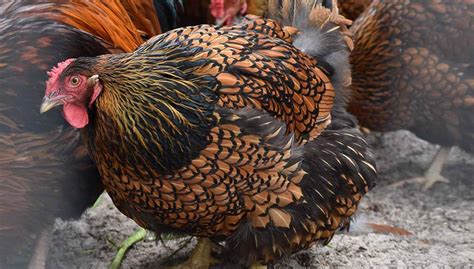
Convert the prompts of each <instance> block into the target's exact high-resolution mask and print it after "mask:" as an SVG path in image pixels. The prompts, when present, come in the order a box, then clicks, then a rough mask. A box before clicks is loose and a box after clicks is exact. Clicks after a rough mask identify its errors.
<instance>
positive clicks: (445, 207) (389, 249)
mask: <svg viewBox="0 0 474 269" xmlns="http://www.w3.org/2000/svg"><path fill="white" fill-rule="evenodd" d="M370 140H372V142H373V143H374V146H375V150H376V154H377V157H378V161H379V163H378V168H379V170H380V174H381V176H380V180H379V184H378V185H377V187H376V188H375V189H374V190H373V191H372V192H371V193H370V194H369V195H368V196H366V198H365V199H364V202H363V204H362V205H361V207H360V210H359V220H360V222H361V223H362V222H365V221H369V222H373V223H381V224H389V225H392V226H396V227H400V228H403V229H406V230H408V231H409V232H411V233H412V234H413V235H411V236H397V235H387V234H374V233H369V234H367V233H356V232H354V233H349V234H341V235H336V236H335V237H334V239H333V240H332V241H331V243H330V244H329V245H328V246H325V247H322V246H316V247H313V248H312V249H310V250H308V251H305V252H300V253H298V254H296V255H293V256H292V257H290V258H288V259H286V260H284V261H282V262H280V263H279V264H277V265H276V266H275V267H276V268H301V267H328V268H334V267H337V268H339V267H359V268H360V267H364V268H367V267H369V266H373V267H375V268H377V267H380V266H384V267H386V266H391V267H393V266H396V267H406V266H418V267H419V266H430V267H433V268H438V267H439V266H448V265H449V266H456V267H457V268H460V266H463V267H464V268H467V267H472V266H474V221H473V220H474V179H473V174H474V158H473V157H472V156H471V155H468V154H466V153H464V152H462V151H460V150H459V149H457V148H455V149H453V151H451V155H450V159H449V162H448V163H447V164H446V165H445V168H444V170H443V175H444V176H445V177H447V178H449V179H450V183H449V184H445V183H437V184H436V185H434V186H433V187H432V188H431V189H430V190H428V191H426V192H423V191H421V190H420V186H419V185H417V184H408V185H405V186H402V187H393V186H389V184H390V183H393V182H396V181H397V179H400V178H408V177H412V176H416V175H420V174H422V172H423V169H424V168H425V167H426V166H427V164H428V163H429V161H430V159H431V158H432V156H433V155H434V153H435V152H436V149H437V147H436V146H433V145H430V144H428V143H426V142H423V141H421V140H419V139H417V138H416V137H414V136H413V135H412V134H410V133H408V132H405V131H400V132H394V133H388V134H385V135H384V136H383V137H382V138H381V139H377V138H376V137H374V136H373V135H372V136H371V137H370ZM136 229H137V226H136V225H135V224H134V223H133V222H132V221H130V220H128V219H127V218H126V217H125V216H123V215H121V213H119V212H118V211H117V210H116V209H115V208H114V206H113V205H112V204H111V202H110V199H109V198H108V197H107V196H105V197H104V199H103V200H102V202H101V204H100V205H99V206H98V207H96V208H93V209H91V210H89V211H88V212H87V213H86V214H84V216H83V217H82V219H80V220H79V221H72V222H64V221H58V222H57V223H56V228H55V232H54V238H53V243H52V249H51V250H50V259H49V262H48V268H106V267H107V266H108V265H109V264H110V262H111V261H112V259H113V257H114V255H115V251H116V248H115V247H114V244H117V245H118V244H120V242H121V241H122V240H123V239H125V237H126V236H127V235H130V234H132V233H133V232H134V231H135V230H136ZM185 240H187V239H186V238H184V239H176V240H170V241H166V242H165V246H164V245H163V244H162V243H155V241H154V240H151V239H149V240H146V241H145V242H140V243H138V244H136V245H135V246H134V247H133V248H132V249H131V250H130V251H129V252H128V254H127V256H126V259H125V261H124V263H123V266H122V268H159V267H160V265H161V264H162V263H163V262H167V261H173V260H176V259H180V258H184V257H186V255H188V254H189V251H190V249H191V247H192V246H193V244H194V243H195V241H194V240H193V241H191V242H192V243H191V244H188V246H186V247H184V248H183V249H182V250H180V251H178V252H177V253H176V254H175V255H172V253H173V252H175V250H177V249H178V248H179V247H180V246H181V245H184V243H183V242H184V241H185ZM171 255H172V257H170V256H171Z"/></svg>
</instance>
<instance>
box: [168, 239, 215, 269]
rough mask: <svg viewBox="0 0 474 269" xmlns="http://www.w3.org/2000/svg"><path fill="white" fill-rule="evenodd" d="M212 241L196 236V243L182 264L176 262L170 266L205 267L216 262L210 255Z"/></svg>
mask: <svg viewBox="0 0 474 269" xmlns="http://www.w3.org/2000/svg"><path fill="white" fill-rule="evenodd" d="M211 252H212V242H211V240H210V239H208V238H202V237H201V238H198V242H197V245H196V246H195V247H194V249H193V252H192V253H191V256H190V257H189V259H188V260H187V261H185V262H184V263H182V264H178V265H176V266H173V267H171V268H173V269H178V268H182V269H207V268H209V267H210V266H211V265H212V264H215V263H216V260H215V259H214V258H212V257H211Z"/></svg>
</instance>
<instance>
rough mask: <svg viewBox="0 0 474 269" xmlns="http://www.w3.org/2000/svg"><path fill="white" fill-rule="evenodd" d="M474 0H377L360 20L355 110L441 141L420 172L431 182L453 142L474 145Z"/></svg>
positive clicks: (473, 148)
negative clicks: (434, 154) (439, 147)
mask: <svg viewBox="0 0 474 269" xmlns="http://www.w3.org/2000/svg"><path fill="white" fill-rule="evenodd" d="M472 29H474V2H473V1H469V0H455V1H449V3H448V2H446V3H444V2H440V1H435V0H433V1H429V0H419V1H403V0H397V1H374V3H373V4H372V5H371V6H370V7H369V8H368V10H367V11H366V12H364V13H363V14H362V15H361V17H360V18H359V19H358V20H357V21H356V22H355V24H354V25H353V26H352V28H351V30H352V31H353V34H354V42H355V49H354V51H353V52H352V54H351V64H352V71H353V83H352V90H353V97H352V99H351V102H350V111H351V112H352V113H354V114H355V115H356V116H357V118H358V119H359V121H360V124H361V125H362V126H365V127H368V128H369V129H372V130H375V131H392V130H398V129H408V130H410V131H412V132H413V133H415V134H416V135H417V136H418V137H420V138H422V139H425V140H427V141H429V142H431V143H435V144H440V145H441V146H442V148H441V149H440V150H439V152H438V154H437V155H436V157H435V158H434V159H433V162H432V163H431V165H430V168H429V169H428V170H427V171H426V173H425V175H424V176H423V177H418V178H415V179H416V180H417V181H422V182H424V183H425V184H424V187H425V188H428V187H430V186H431V185H432V184H433V183H435V182H436V181H446V179H445V178H443V177H442V176H441V174H440V173H441V170H442V167H443V163H444V162H445V160H446V159H447V158H448V155H449V148H450V147H451V146H455V145H457V146H459V147H461V148H462V149H464V150H466V151H468V152H471V153H472V152H474V66H473V62H474V46H473V45H472V44H474V31H473V30H472Z"/></svg>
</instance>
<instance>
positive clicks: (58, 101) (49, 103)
mask: <svg viewBox="0 0 474 269" xmlns="http://www.w3.org/2000/svg"><path fill="white" fill-rule="evenodd" d="M64 98H65V96H57V97H53V98H49V97H47V96H45V97H43V102H42V103H41V108H40V114H43V113H44V112H46V111H49V110H51V108H53V107H57V106H60V105H62V104H63V99H64Z"/></svg>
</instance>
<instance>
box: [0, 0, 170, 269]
mask: <svg viewBox="0 0 474 269" xmlns="http://www.w3.org/2000/svg"><path fill="white" fill-rule="evenodd" d="M155 2H156V3H158V4H159V3H160V2H162V1H155ZM167 3H171V1H167ZM176 3H178V2H176ZM173 8H175V7H174V6H173V7H170V8H169V9H171V10H172V9H173ZM176 8H178V7H176ZM156 9H157V13H158V14H160V13H159V10H158V7H157V8H156ZM0 12H1V19H0V85H1V87H0V148H1V151H0V186H1V188H0V220H1V221H0V253H1V255H0V268H18V267H20V268H25V267H27V266H28V263H29V264H30V267H34V268H42V267H44V265H45V262H46V256H47V251H48V245H49V244H48V240H49V237H50V236H49V235H50V232H51V226H52V224H53V222H54V219H55V218H56V217H62V218H72V217H79V216H80V214H81V213H82V212H83V211H84V210H85V209H86V208H87V207H88V206H90V205H92V203H93V202H94V201H95V200H96V199H97V197H98V196H99V194H100V193H101V192H102V190H103V186H102V183H101V181H100V177H99V173H98V171H97V169H96V168H95V165H94V164H93V162H92V160H91V159H90V157H88V153H87V149H86V147H85V146H83V145H82V143H81V139H80V136H79V132H78V130H75V129H73V128H70V127H69V126H68V125H67V124H66V122H65V121H64V119H63V118H62V117H61V115H60V113H52V114H51V115H48V116H47V117H42V120H38V117H39V116H40V114H39V111H38V109H39V106H40V103H41V102H40V101H38V100H39V99H41V96H42V95H43V89H44V87H45V83H44V82H45V80H46V78H47V75H46V71H47V70H49V69H50V68H51V67H52V66H53V65H54V64H56V63H57V62H58V61H63V60H65V59H67V58H70V57H80V56H96V55H99V54H105V53H110V52H131V51H133V50H134V49H135V48H137V47H138V46H139V45H140V44H141V43H143V41H144V40H143V37H145V38H146V37H147V36H154V35H156V34H159V33H160V32H161V31H162V30H169V29H168V28H167V27H170V26H175V25H176V24H177V22H174V23H173V21H176V18H175V17H172V16H170V15H168V17H167V18H161V19H157V17H156V13H155V9H153V2H152V1H133V0H127V1H125V0H124V1H120V2H118V1H113V2H112V1H56V0H50V1H41V2H40V3H38V1H8V2H5V3H2V4H0ZM77 14H80V16H78V15H77ZM169 14H171V13H169ZM167 25H168V26H167ZM169 25H170V26H169ZM81 30H83V31H86V32H88V33H86V32H83V31H81Z"/></svg>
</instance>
